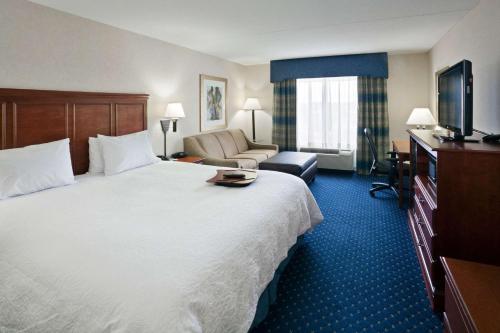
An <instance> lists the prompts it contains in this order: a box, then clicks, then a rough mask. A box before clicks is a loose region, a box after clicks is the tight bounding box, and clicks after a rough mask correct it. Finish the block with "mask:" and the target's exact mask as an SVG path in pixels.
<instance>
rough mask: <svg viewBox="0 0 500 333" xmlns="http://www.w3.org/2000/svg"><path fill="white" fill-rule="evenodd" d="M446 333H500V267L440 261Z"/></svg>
mask: <svg viewBox="0 0 500 333" xmlns="http://www.w3.org/2000/svg"><path fill="white" fill-rule="evenodd" d="M441 262H442V264H443V268H444V272H445V289H444V290H445V291H444V298H445V306H444V310H445V311H444V313H443V321H444V328H445V332H447V333H467V332H482V333H498V332H500V320H499V319H498V316H499V314H500V267H499V266H492V265H485V264H478V263H474V262H470V261H462V260H456V259H451V258H441Z"/></svg>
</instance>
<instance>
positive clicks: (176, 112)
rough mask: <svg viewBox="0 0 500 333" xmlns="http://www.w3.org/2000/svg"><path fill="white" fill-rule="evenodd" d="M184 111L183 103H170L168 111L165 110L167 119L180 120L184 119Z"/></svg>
mask: <svg viewBox="0 0 500 333" xmlns="http://www.w3.org/2000/svg"><path fill="white" fill-rule="evenodd" d="M184 117H186V115H185V114H184V109H183V108H182V104H181V103H168V105H167V109H166V110H165V118H169V119H179V118H184Z"/></svg>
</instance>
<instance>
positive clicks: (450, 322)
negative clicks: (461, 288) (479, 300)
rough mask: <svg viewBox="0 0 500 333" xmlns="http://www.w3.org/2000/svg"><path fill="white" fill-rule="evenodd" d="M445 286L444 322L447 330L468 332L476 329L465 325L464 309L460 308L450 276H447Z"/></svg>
mask: <svg viewBox="0 0 500 333" xmlns="http://www.w3.org/2000/svg"><path fill="white" fill-rule="evenodd" d="M445 280H446V282H445V286H444V310H445V313H444V319H445V320H444V322H445V326H446V330H447V331H448V332H450V333H467V332H473V331H474V330H469V329H468V328H467V326H466V325H465V321H464V318H463V316H462V311H461V310H460V306H459V303H458V301H457V298H456V296H455V293H454V292H453V290H452V288H451V286H450V281H449V280H448V277H445Z"/></svg>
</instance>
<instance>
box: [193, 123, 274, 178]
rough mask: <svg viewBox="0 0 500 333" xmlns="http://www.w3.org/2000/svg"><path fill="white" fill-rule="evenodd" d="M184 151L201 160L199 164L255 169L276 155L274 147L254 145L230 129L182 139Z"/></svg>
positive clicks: (236, 130) (243, 135) (244, 136)
mask: <svg viewBox="0 0 500 333" xmlns="http://www.w3.org/2000/svg"><path fill="white" fill-rule="evenodd" d="M184 151H185V152H186V153H187V154H188V155H191V156H200V157H203V158H204V160H203V164H208V165H216V166H221V167H231V168H244V169H257V168H258V167H259V163H260V162H262V161H265V160H267V159H268V158H270V157H273V156H274V155H276V154H277V153H278V146H277V145H265V144H257V143H255V142H252V141H250V140H249V139H248V138H247V136H246V135H245V133H243V131H242V130H241V129H230V130H224V131H218V132H210V133H206V134H198V135H193V136H188V137H185V138H184Z"/></svg>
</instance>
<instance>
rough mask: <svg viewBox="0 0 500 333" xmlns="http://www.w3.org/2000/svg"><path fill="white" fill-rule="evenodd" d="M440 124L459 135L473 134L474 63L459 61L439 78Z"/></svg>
mask: <svg viewBox="0 0 500 333" xmlns="http://www.w3.org/2000/svg"><path fill="white" fill-rule="evenodd" d="M438 91H439V100H438V101H439V102H438V119H439V126H441V127H444V128H447V129H449V130H451V131H453V132H454V133H455V135H458V136H467V135H472V64H471V62H470V61H468V60H464V61H461V62H459V63H458V64H456V65H454V66H452V67H450V68H449V69H447V70H446V71H445V72H443V73H441V74H440V75H439V78H438Z"/></svg>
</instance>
